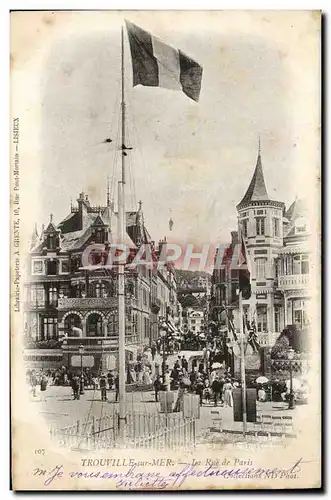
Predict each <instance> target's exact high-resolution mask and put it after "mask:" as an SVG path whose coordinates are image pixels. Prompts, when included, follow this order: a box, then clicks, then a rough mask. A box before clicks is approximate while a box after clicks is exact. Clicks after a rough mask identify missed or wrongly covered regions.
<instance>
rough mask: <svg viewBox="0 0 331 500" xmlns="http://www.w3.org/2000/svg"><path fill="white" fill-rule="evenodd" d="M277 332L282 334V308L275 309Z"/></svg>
mask: <svg viewBox="0 0 331 500" xmlns="http://www.w3.org/2000/svg"><path fill="white" fill-rule="evenodd" d="M275 332H276V333H279V332H280V308H279V307H275Z"/></svg>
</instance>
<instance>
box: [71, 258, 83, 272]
mask: <svg viewBox="0 0 331 500" xmlns="http://www.w3.org/2000/svg"><path fill="white" fill-rule="evenodd" d="M81 265H82V264H81V258H80V257H79V256H76V257H72V259H71V270H72V271H73V272H75V271H79V268H80V267H81Z"/></svg>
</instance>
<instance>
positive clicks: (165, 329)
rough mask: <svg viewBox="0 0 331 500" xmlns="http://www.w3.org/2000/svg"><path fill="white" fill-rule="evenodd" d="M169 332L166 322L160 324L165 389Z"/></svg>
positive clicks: (164, 387) (164, 386) (164, 384)
mask: <svg viewBox="0 0 331 500" xmlns="http://www.w3.org/2000/svg"><path fill="white" fill-rule="evenodd" d="M167 333H168V327H167V324H166V323H165V322H164V323H162V325H161V326H160V337H161V339H162V383H163V389H164V390H166V383H165V366H166V365H165V364H166V354H165V339H166V336H167Z"/></svg>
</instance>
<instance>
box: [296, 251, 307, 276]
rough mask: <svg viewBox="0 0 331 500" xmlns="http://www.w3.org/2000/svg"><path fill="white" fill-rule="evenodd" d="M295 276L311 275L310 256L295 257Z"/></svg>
mask: <svg viewBox="0 0 331 500" xmlns="http://www.w3.org/2000/svg"><path fill="white" fill-rule="evenodd" d="M293 274H309V258H308V255H295V256H294V257H293Z"/></svg>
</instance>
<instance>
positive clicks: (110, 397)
mask: <svg viewBox="0 0 331 500" xmlns="http://www.w3.org/2000/svg"><path fill="white" fill-rule="evenodd" d="M41 394H42V396H41ZM31 401H32V404H33V405H35V406H36V411H37V412H38V413H40V414H41V415H42V416H43V417H44V418H45V419H46V421H47V422H48V423H49V426H50V428H51V427H57V428H58V427H64V426H66V425H71V424H74V423H75V422H76V421H77V420H84V419H87V418H90V417H92V416H94V417H96V418H98V417H101V416H104V415H106V414H107V413H111V412H112V409H113V408H114V406H117V405H118V403H116V402H115V391H109V390H108V391H107V401H106V402H102V401H101V395H100V390H95V391H94V390H85V393H84V394H83V395H81V396H80V399H79V400H74V399H73V396H72V389H71V387H61V386H49V387H48V388H47V391H46V393H41V392H40V391H38V392H37V396H36V398H33V397H32V396H31ZM126 408H127V411H128V412H135V413H158V412H159V411H160V403H156V402H155V399H154V392H152V391H148V392H138V391H137V392H131V393H127V394H126ZM304 408H305V407H304V406H298V407H296V408H295V409H294V410H288V404H285V403H275V402H265V403H260V402H257V412H258V413H260V414H268V415H272V416H292V418H293V423H294V427H295V428H296V423H297V422H298V421H299V420H300V419H299V418H298V417H300V415H302V413H303V412H304ZM215 412H218V413H215ZM219 418H221V419H222V428H223V430H232V431H233V430H237V431H241V430H242V423H241V422H234V421H233V408H230V407H222V406H220V405H219V406H218V407H217V408H216V407H215V406H214V404H213V403H210V404H208V405H207V404H204V405H203V406H202V407H201V408H200V418H199V420H198V423H197V437H199V436H201V435H202V434H204V433H205V432H206V431H207V430H208V429H209V428H211V427H215V423H216V425H217V419H219ZM250 429H254V424H253V423H248V430H250Z"/></svg>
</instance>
